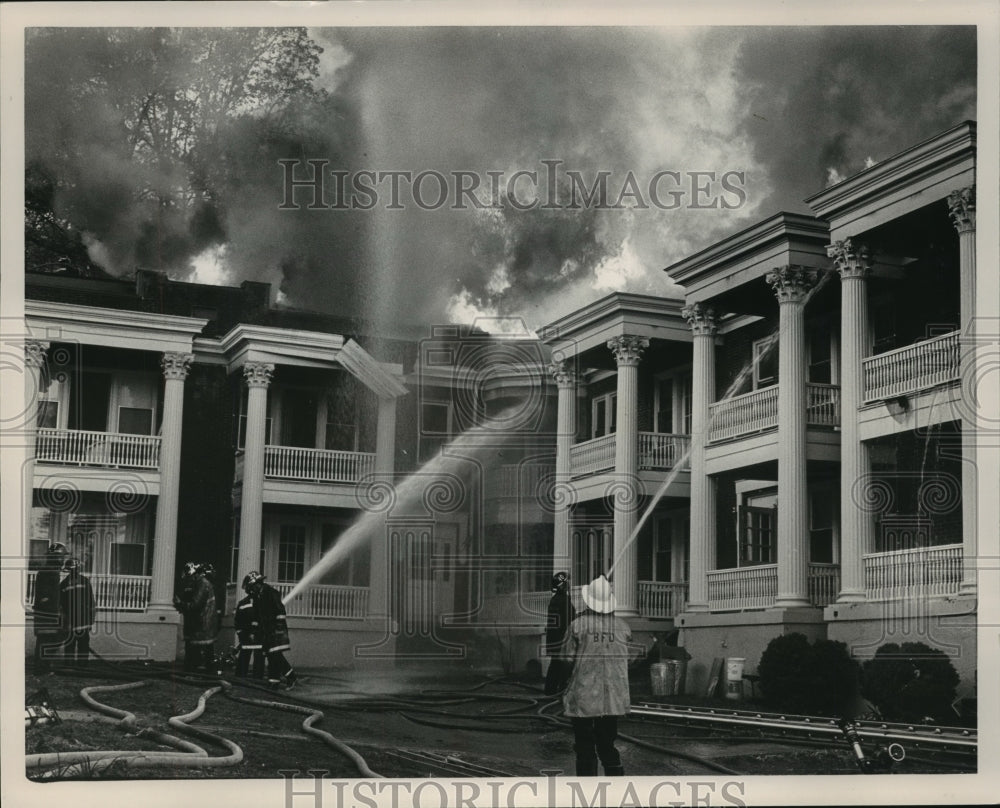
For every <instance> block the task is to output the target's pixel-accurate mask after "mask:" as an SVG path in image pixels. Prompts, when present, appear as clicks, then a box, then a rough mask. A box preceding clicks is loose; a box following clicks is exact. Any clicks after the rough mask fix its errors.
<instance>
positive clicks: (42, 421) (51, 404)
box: [37, 398, 59, 429]
mask: <svg viewBox="0 0 1000 808" xmlns="http://www.w3.org/2000/svg"><path fill="white" fill-rule="evenodd" d="M37 425H38V428H39V429H58V427H59V402H58V401H52V400H50V399H45V398H43V399H41V400H39V402H38V421H37Z"/></svg>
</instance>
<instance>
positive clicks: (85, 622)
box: [59, 558, 96, 665]
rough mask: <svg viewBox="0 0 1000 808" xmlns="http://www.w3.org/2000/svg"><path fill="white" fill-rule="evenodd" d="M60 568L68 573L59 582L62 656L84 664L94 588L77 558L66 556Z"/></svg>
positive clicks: (70, 660) (91, 625)
mask: <svg viewBox="0 0 1000 808" xmlns="http://www.w3.org/2000/svg"><path fill="white" fill-rule="evenodd" d="M63 569H64V570H66V571H67V572H68V573H69V574H68V575H67V576H66V577H65V578H63V580H62V583H61V584H59V612H60V616H61V618H62V626H63V634H64V636H65V638H66V639H65V642H66V644H65V645H64V646H63V659H65V661H66V662H73V661H75V662H76V663H77V664H80V665H85V664H87V659H88V658H89V657H90V632H91V631H93V629H94V612H95V605H96V603H95V600H94V588H93V587H92V586H91V585H90V579H89V578H88V577H87V576H86V575H84V574H83V569H82V565H81V564H80V561H79V560H78V559H76V558H67V559H66V563H65V564H64V565H63Z"/></svg>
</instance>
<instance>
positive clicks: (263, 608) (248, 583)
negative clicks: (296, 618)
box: [243, 570, 298, 690]
mask: <svg viewBox="0 0 1000 808" xmlns="http://www.w3.org/2000/svg"><path fill="white" fill-rule="evenodd" d="M243 590H244V591H245V592H246V593H247V594H248V595H250V597H251V598H252V599H253V602H254V604H255V605H256V607H257V616H258V619H259V621H260V639H261V643H262V645H263V646H264V654H265V655H266V656H267V677H268V682H269V683H270V684H272V685H275V686H280V687H284V688H285V689H286V690H287V689H290V688H292V687H293V686H294V685H295V680H296V679H297V678H298V677H297V676H296V674H295V670H294V669H293V668H292V666H291V665H290V664H289V662H288V660H287V659H285V651H288V650H289V649H290V648H291V644H290V642H289V639H288V625H287V622H286V617H285V604H283V603H282V602H281V595H280V594H279V592H278V590H277V589H275V588H274V587H273V586H269V585H268V584H266V583H264V576H263V575H261V574H260V573H259V572H257V571H256V570H253V571H251V572H248V573H247V574H246V576H245V577H244V578H243Z"/></svg>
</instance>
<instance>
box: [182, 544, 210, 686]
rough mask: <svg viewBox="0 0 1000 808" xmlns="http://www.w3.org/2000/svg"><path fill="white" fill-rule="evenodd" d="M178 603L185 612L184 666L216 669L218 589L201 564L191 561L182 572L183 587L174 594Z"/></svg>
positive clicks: (196, 668) (183, 612)
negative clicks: (215, 588) (216, 604)
mask: <svg viewBox="0 0 1000 808" xmlns="http://www.w3.org/2000/svg"><path fill="white" fill-rule="evenodd" d="M174 607H175V608H176V609H177V611H179V612H180V613H181V614H182V615H183V616H184V670H186V671H196V670H198V669H199V668H200V669H203V670H205V671H207V672H208V673H214V672H215V654H214V652H213V649H214V646H215V635H216V633H217V632H218V626H217V622H216V614H215V591H214V590H213V588H212V584H211V583H209V582H208V580H207V579H206V578H205V576H204V574H203V573H202V570H201V566H200V565H199V564H195V563H194V562H193V561H189V562H188V563H186V564H185V565H184V572H183V574H182V576H181V591H180V592H179V593H178V594H177V595H175V596H174Z"/></svg>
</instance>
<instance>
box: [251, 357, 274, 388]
mask: <svg viewBox="0 0 1000 808" xmlns="http://www.w3.org/2000/svg"><path fill="white" fill-rule="evenodd" d="M272 375H274V365H272V364H270V363H268V362H247V363H246V364H245V365H244V366H243V379H244V381H246V383H247V387H265V388H266V387H267V386H268V385H270V384H271V376H272Z"/></svg>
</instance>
